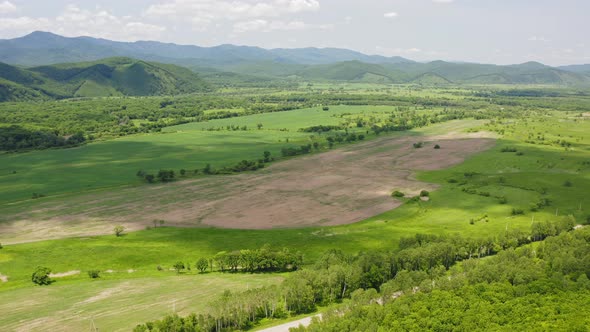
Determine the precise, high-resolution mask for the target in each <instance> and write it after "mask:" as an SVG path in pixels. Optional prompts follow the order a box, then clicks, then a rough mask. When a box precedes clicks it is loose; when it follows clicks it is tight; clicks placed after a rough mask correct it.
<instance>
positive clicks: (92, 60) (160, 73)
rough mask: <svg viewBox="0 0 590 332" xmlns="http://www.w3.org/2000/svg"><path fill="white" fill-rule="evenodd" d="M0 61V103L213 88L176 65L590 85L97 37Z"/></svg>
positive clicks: (362, 59)
mask: <svg viewBox="0 0 590 332" xmlns="http://www.w3.org/2000/svg"><path fill="white" fill-rule="evenodd" d="M134 59H135V60H134ZM0 62H3V63H5V64H2V66H1V67H0V100H15V99H19V98H39V97H43V96H45V97H50V98H67V97H74V96H109V95H162V94H169V95H170V94H179V93H191V92H197V91H203V90H206V89H208V85H207V83H205V82H204V81H203V80H202V76H203V75H197V74H193V73H191V72H190V71H187V70H184V69H183V68H181V67H178V66H183V67H187V68H189V69H191V70H192V71H194V72H196V73H201V74H205V75H204V76H205V79H206V77H207V75H209V76H210V77H213V76H216V77H218V78H221V79H227V80H229V81H232V82H238V81H240V82H246V81H260V80H263V81H264V80H275V79H281V80H311V81H347V82H366V83H420V84H447V83H465V84H562V85H584V86H586V85H590V65H573V66H564V67H558V68H556V67H550V66H546V65H543V64H541V63H537V62H527V63H524V64H519V65H510V66H498V65H488V64H476V63H452V62H445V61H433V62H429V63H419V62H415V61H412V60H409V59H405V58H402V57H384V56H379V55H366V54H362V53H360V52H356V51H351V50H347V49H336V48H322V49H319V48H301V49H271V50H267V49H263V48H259V47H251V46H235V45H220V46H216V47H200V46H190V45H176V44H166V43H161V42H154V41H138V42H133V43H128V42H115V41H110V40H105V39H97V38H92V37H75V38H68V37H62V36H59V35H56V34H52V33H48V32H33V33H31V34H29V35H27V36H24V37H20V38H15V39H9V40H0ZM81 62H82V63H81ZM64 63H66V64H64ZM55 64H61V65H55ZM25 67H31V68H28V69H25Z"/></svg>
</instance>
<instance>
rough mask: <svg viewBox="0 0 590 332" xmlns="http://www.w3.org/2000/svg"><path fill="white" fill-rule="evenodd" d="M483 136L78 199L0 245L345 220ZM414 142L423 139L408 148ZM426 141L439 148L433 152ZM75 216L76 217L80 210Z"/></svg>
mask: <svg viewBox="0 0 590 332" xmlns="http://www.w3.org/2000/svg"><path fill="white" fill-rule="evenodd" d="M486 135H487V134H486V133H470V134H465V133H451V134H446V135H442V136H430V137H402V138H392V137H383V138H380V139H376V140H372V141H368V142H363V143H359V144H355V145H350V146H347V147H344V148H340V149H336V150H333V151H329V152H325V153H321V154H314V155H310V156H305V157H300V158H295V159H291V160H287V161H283V162H278V163H275V164H273V165H271V166H269V167H268V168H266V169H263V170H260V171H257V172H255V173H244V174H239V175H232V176H212V177H207V178H202V179H193V180H187V181H181V182H176V183H174V184H167V185H153V186H141V187H135V188H126V189H120V190H118V191H117V192H101V193H91V194H85V195H80V196H78V197H74V198H71V199H68V200H67V201H66V200H64V201H63V203H62V204H60V205H59V206H56V204H55V203H53V204H52V205H49V204H48V205H45V206H44V205H40V206H39V207H38V209H39V211H43V212H42V213H40V212H39V211H31V212H29V213H21V214H20V215H16V216H14V218H13V220H14V221H13V222H8V223H0V234H2V235H0V241H2V242H4V243H10V242H11V241H12V242H23V241H34V240H38V239H42V238H43V239H46V238H59V237H65V236H76V235H77V236H82V235H93V234H109V233H112V229H113V226H114V225H116V224H121V225H124V226H125V227H126V228H127V230H138V229H143V228H145V227H146V226H150V225H151V224H152V220H154V219H162V220H165V221H166V225H168V226H180V227H198V226H202V225H209V226H215V227H225V228H240V229H268V228H277V227H304V226H316V225H340V224H349V223H354V222H357V221H360V220H363V219H366V218H368V217H371V216H374V215H377V214H380V213H383V212H385V211H388V210H391V209H394V208H396V207H397V206H399V205H400V204H401V202H400V201H397V200H394V199H392V198H391V197H390V194H391V192H392V190H401V191H403V192H404V193H406V194H408V195H416V194H418V193H419V192H420V190H429V191H431V190H435V189H436V185H434V184H429V183H422V182H419V181H417V180H415V179H414V177H413V173H414V172H415V171H421V170H437V169H443V168H447V167H450V166H453V165H456V164H459V163H461V162H463V161H464V160H465V158H467V157H469V156H471V155H473V154H474V153H478V152H481V151H484V150H486V149H488V148H490V147H492V146H493V145H494V144H495V141H494V140H493V139H490V138H485V137H486ZM416 140H421V141H423V142H425V145H424V147H423V148H421V149H415V148H413V146H412V144H413V143H415V142H416ZM435 144H439V145H440V147H441V148H440V149H433V147H434V145H435ZM81 211H82V212H81Z"/></svg>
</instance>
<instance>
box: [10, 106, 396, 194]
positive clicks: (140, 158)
mask: <svg viewBox="0 0 590 332" xmlns="http://www.w3.org/2000/svg"><path fill="white" fill-rule="evenodd" d="M393 110H394V108H393V107H388V106H336V107H332V108H331V110H330V111H328V112H324V111H322V110H321V109H320V108H313V109H303V110H297V111H289V112H280V113H266V114H260V115H250V116H244V117H239V118H233V119H223V120H213V121H209V122H203V123H191V124H186V125H179V126H173V127H168V128H165V130H164V132H163V133H153V134H142V135H134V136H128V137H124V138H119V139H113V140H108V141H103V142H97V143H92V144H88V145H85V146H82V147H79V148H72V149H58V150H44V151H33V152H27V153H18V154H0V186H1V187H2V188H3V190H2V192H0V204H1V203H7V202H14V201H22V200H28V199H30V198H31V195H32V194H33V193H40V194H43V195H46V196H54V195H61V194H72V193H77V192H83V191H89V190H97V189H101V188H108V187H110V188H113V187H120V186H126V185H138V184H139V183H141V181H139V180H138V179H137V178H136V176H135V174H136V172H137V171H138V170H145V171H151V172H157V171H158V170H159V169H175V170H176V171H178V170H179V169H181V168H184V169H187V170H194V169H202V168H203V167H204V166H205V165H206V164H211V165H212V166H213V167H215V168H217V167H223V166H230V165H233V164H235V163H237V162H239V161H241V160H244V159H247V160H256V159H259V158H261V157H262V153H263V152H264V151H270V152H271V153H272V155H273V156H276V157H278V156H280V150H281V148H283V147H286V146H295V145H300V144H307V143H309V142H310V141H311V139H310V136H311V135H312V134H310V133H302V132H298V131H297V130H298V129H299V128H305V127H309V126H313V125H318V124H323V125H338V124H340V123H341V122H343V119H342V118H341V117H340V115H342V114H354V115H357V114H358V116H361V117H362V116H363V115H367V114H371V115H376V116H379V115H380V114H383V113H384V112H392V111H393ZM258 123H262V124H263V127H262V129H261V130H258V129H257V126H256V125H257V124H258ZM227 125H236V126H237V125H239V126H247V127H248V130H247V131H243V130H239V131H227V130H223V131H204V130H203V129H207V128H212V127H213V128H222V127H223V128H225V127H226V126H227ZM283 128H285V129H286V131H281V129H283ZM154 156H157V157H158V158H154ZM14 172H16V173H14Z"/></svg>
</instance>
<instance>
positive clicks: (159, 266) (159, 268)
mask: <svg viewBox="0 0 590 332" xmlns="http://www.w3.org/2000/svg"><path fill="white" fill-rule="evenodd" d="M156 269H158V271H164V268H163V267H162V266H161V265H158V267H156Z"/></svg>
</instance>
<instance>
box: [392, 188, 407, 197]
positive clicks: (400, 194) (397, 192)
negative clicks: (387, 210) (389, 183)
mask: <svg viewBox="0 0 590 332" xmlns="http://www.w3.org/2000/svg"><path fill="white" fill-rule="evenodd" d="M404 196H405V194H404V193H403V192H401V191H399V190H396V191H394V192H392V193H391V197H398V198H401V197H404Z"/></svg>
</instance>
